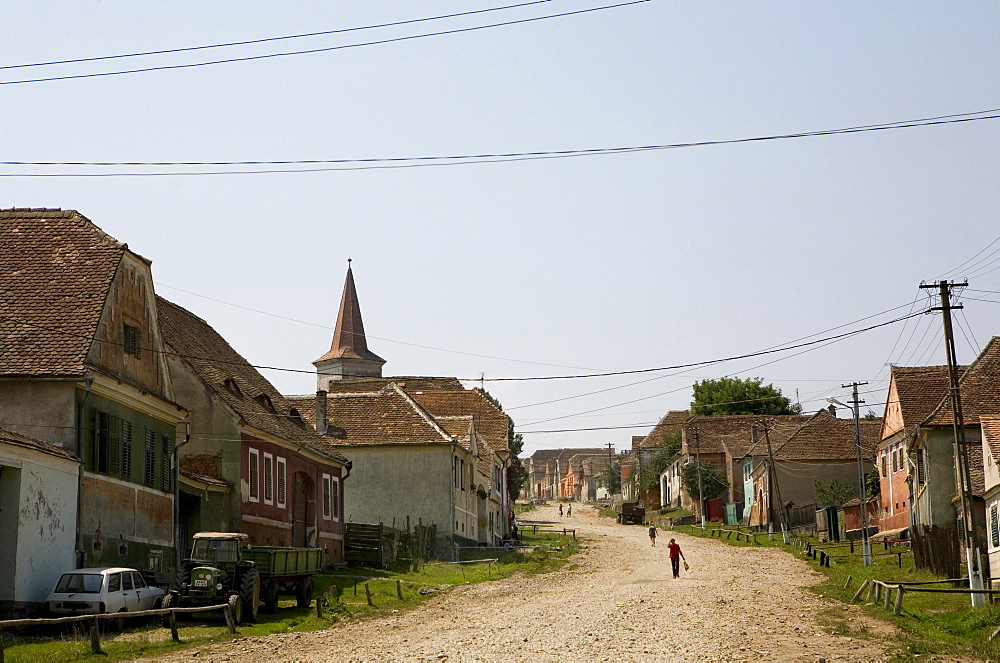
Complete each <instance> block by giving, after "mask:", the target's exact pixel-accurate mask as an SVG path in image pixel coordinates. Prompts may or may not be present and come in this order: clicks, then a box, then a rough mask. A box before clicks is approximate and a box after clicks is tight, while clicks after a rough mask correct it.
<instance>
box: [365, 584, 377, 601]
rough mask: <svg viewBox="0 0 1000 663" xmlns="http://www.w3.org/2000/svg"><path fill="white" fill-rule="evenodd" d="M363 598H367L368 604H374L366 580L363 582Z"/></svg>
mask: <svg viewBox="0 0 1000 663" xmlns="http://www.w3.org/2000/svg"><path fill="white" fill-rule="evenodd" d="M365 598H366V599H368V605H370V606H372V607H375V604H374V603H372V590H371V588H369V587H368V583H367V582H366V583H365Z"/></svg>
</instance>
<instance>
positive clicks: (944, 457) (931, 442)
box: [907, 336, 1000, 577]
mask: <svg viewBox="0 0 1000 663" xmlns="http://www.w3.org/2000/svg"><path fill="white" fill-rule="evenodd" d="M998 380H1000V337H997V336H994V337H993V338H992V339H990V341H989V342H988V343H987V344H986V347H985V348H983V351H982V352H981V353H980V354H979V356H978V357H977V358H976V360H975V361H973V362H972V364H970V365H969V367H968V368H966V369H965V370H964V371H962V373H961V377H960V378H959V389H960V393H961V401H962V410H963V415H964V416H963V419H964V421H963V431H964V434H965V440H966V447H965V453H966V454H967V457H968V459H969V469H970V474H971V475H972V476H971V478H972V486H971V489H972V490H971V492H972V509H973V527H974V528H975V531H976V536H977V539H978V540H979V541H980V542H984V541H985V539H986V506H985V502H984V501H983V483H982V481H983V467H982V465H981V464H980V463H981V462H982V460H983V457H984V456H983V449H982V430H983V429H982V425H981V423H980V417H981V416H987V417H988V416H993V415H994V414H995V413H997V412H1000V390H998V389H997V388H996V384H997V382H998ZM954 424H955V421H954V418H953V415H952V406H951V397H950V395H948V396H945V398H943V399H942V400H941V401H940V402H939V403H938V405H937V406H936V407H935V409H934V410H933V411H932V412H931V414H930V415H928V416H927V417H926V418H925V419H924V420H923V421H922V422H921V423H920V426H919V428H918V429H917V432H916V434H915V435H914V437H913V439H912V440H911V441H910V443H909V447H908V449H907V451H908V454H909V456H910V462H911V464H912V467H915V468H916V469H917V471H916V476H915V477H914V480H913V482H912V488H911V491H912V492H911V495H912V497H911V503H910V510H911V518H910V520H911V532H910V534H911V539H912V541H913V554H914V561H915V562H916V564H917V567H918V568H929V569H931V570H932V571H934V572H935V573H938V574H941V575H948V576H949V577H956V576H957V574H958V572H959V567H960V565H961V562H962V557H963V552H962V548H963V547H962V545H960V543H959V536H958V533H959V531H964V529H963V528H964V527H965V524H964V523H962V522H961V521H962V513H961V512H962V509H961V503H960V501H958V500H957V499H956V498H957V497H958V482H957V469H956V468H957V465H956V459H955V451H956V444H955V434H954ZM981 553H982V554H983V555H985V553H986V551H985V549H984V550H982V551H981Z"/></svg>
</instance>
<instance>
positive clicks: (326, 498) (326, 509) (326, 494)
mask: <svg viewBox="0 0 1000 663" xmlns="http://www.w3.org/2000/svg"><path fill="white" fill-rule="evenodd" d="M330 507H331V504H330V475H329V474H324V475H323V520H330V511H331V508H330Z"/></svg>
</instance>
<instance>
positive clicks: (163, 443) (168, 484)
mask: <svg viewBox="0 0 1000 663" xmlns="http://www.w3.org/2000/svg"><path fill="white" fill-rule="evenodd" d="M160 447H161V449H162V451H163V480H162V481H161V482H160V485H162V486H163V492H165V493H169V492H170V491H171V490H173V487H174V468H173V459H174V445H173V444H172V440H171V439H170V436H169V435H163V436H161V438H160Z"/></svg>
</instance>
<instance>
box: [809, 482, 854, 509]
mask: <svg viewBox="0 0 1000 663" xmlns="http://www.w3.org/2000/svg"><path fill="white" fill-rule="evenodd" d="M815 486H816V506H818V507H819V508H821V509H826V508H828V507H837V508H838V509H839V508H840V507H842V506H844V504H846V503H847V502H848V501H850V500H851V498H853V497H854V496H855V495H857V492H858V488H857V486H852V485H851V484H849V483H847V482H846V481H841V480H840V479H833V480H832V481H826V482H824V481H817V482H816V483H815Z"/></svg>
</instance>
